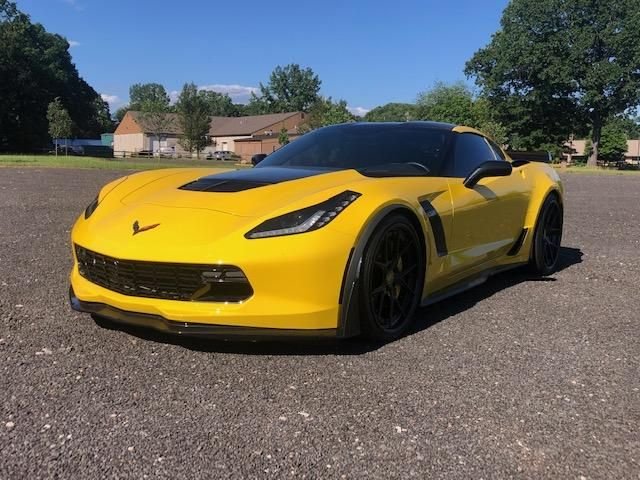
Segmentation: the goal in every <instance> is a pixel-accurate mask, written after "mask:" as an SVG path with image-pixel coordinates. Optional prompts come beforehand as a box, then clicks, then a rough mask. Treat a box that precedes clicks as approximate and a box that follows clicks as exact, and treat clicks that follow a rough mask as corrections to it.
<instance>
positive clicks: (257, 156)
mask: <svg viewBox="0 0 640 480" xmlns="http://www.w3.org/2000/svg"><path fill="white" fill-rule="evenodd" d="M266 157H267V154H266V153H256V154H255V155H254V156H253V157H251V163H252V164H253V166H254V167H255V166H256V165H257V164H259V163H260V162H261V161H262V160H264V159H265V158H266Z"/></svg>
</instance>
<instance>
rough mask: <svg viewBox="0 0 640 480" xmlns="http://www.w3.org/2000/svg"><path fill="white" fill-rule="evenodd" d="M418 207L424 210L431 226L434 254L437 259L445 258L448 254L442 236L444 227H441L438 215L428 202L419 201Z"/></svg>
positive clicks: (445, 242)
mask: <svg viewBox="0 0 640 480" xmlns="http://www.w3.org/2000/svg"><path fill="white" fill-rule="evenodd" d="M420 206H421V207H422V209H423V210H424V213H425V214H426V215H427V218H428V219H429V224H430V225H431V231H432V233H433V240H434V242H435V244H436V253H437V254H438V256H439V257H445V256H447V254H448V253H449V252H448V250H447V241H446V239H445V236H444V227H443V226H442V219H441V218H440V214H438V212H437V211H436V209H435V208H433V205H431V202H430V201H429V200H420Z"/></svg>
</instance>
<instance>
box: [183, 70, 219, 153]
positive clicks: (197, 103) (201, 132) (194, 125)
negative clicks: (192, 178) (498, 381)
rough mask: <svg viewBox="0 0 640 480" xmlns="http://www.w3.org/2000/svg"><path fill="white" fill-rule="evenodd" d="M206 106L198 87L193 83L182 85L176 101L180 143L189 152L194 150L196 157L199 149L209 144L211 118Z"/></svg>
mask: <svg viewBox="0 0 640 480" xmlns="http://www.w3.org/2000/svg"><path fill="white" fill-rule="evenodd" d="M208 107H209V106H208V105H207V102H206V101H205V99H204V97H203V96H202V95H199V94H198V87H196V85H195V84H194V83H186V84H185V85H184V87H182V92H181V93H180V97H178V102H177V103H176V110H177V112H178V121H179V123H180V126H181V127H182V138H181V139H180V144H181V145H182V146H183V147H184V148H185V150H188V151H189V152H193V151H194V150H195V151H196V154H197V156H198V158H200V151H201V150H202V149H203V148H204V147H205V146H207V145H208V144H209V137H208V133H209V127H210V124H211V118H210V117H209V113H208Z"/></svg>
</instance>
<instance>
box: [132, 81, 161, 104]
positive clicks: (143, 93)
mask: <svg viewBox="0 0 640 480" xmlns="http://www.w3.org/2000/svg"><path fill="white" fill-rule="evenodd" d="M169 102H170V99H169V95H167V91H166V90H165V88H164V87H163V86H162V85H160V84H159V83H134V84H133V85H131V86H130V87H129V105H130V106H133V107H134V108H132V110H133V109H139V108H140V107H141V106H142V105H144V104H155V105H162V106H163V107H165V108H168V107H169Z"/></svg>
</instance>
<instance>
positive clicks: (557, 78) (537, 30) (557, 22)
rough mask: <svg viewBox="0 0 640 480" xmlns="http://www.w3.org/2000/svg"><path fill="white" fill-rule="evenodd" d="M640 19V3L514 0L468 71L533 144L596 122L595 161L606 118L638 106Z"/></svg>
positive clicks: (593, 137)
mask: <svg viewBox="0 0 640 480" xmlns="http://www.w3.org/2000/svg"><path fill="white" fill-rule="evenodd" d="M639 24H640V5H639V4H638V0H600V1H593V0H512V1H511V2H510V3H509V5H508V6H507V8H506V9H505V10H504V12H503V15H502V19H501V28H500V30H498V32H496V33H495V34H494V35H493V37H492V40H491V42H490V43H489V45H487V46H486V47H484V48H482V49H480V50H479V51H478V52H476V53H475V54H474V56H473V57H472V58H471V60H469V62H468V63H467V65H466V70H465V71H466V73H467V75H469V76H474V77H475V78H476V82H477V83H478V85H479V86H481V87H482V89H483V92H484V93H485V94H486V95H487V97H488V98H489V99H490V100H491V101H492V103H493V105H494V107H495V108H496V109H498V110H499V111H502V112H510V115H511V117H509V114H507V115H506V117H507V118H506V119H507V122H509V120H514V123H513V124H512V125H513V130H514V131H517V132H518V133H519V134H520V135H521V136H523V137H524V136H529V137H533V139H532V141H538V142H543V141H552V142H554V143H561V142H563V141H564V140H565V139H566V138H568V136H569V135H570V134H571V133H578V131H579V130H580V129H584V126H585V124H588V125H590V126H591V140H592V144H593V152H592V154H591V156H590V157H589V164H591V165H593V164H595V162H596V159H597V158H598V150H599V147H600V138H601V134H602V127H603V124H604V122H605V120H606V119H607V118H609V117H611V116H614V115H618V114H621V113H622V112H624V111H626V110H628V109H630V108H634V107H636V106H637V105H638V104H639V103H640V74H639V68H638V66H639V65H640V28H638V25H639ZM507 124H509V123H507Z"/></svg>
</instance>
